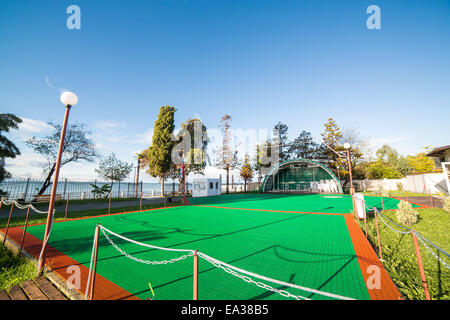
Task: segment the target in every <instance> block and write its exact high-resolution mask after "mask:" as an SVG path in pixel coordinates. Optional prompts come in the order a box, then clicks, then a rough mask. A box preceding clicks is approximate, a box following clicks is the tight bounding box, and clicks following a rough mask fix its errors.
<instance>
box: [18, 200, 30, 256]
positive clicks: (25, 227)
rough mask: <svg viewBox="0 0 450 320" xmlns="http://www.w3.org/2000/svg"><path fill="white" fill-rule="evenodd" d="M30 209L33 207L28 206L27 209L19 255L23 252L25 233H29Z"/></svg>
mask: <svg viewBox="0 0 450 320" xmlns="http://www.w3.org/2000/svg"><path fill="white" fill-rule="evenodd" d="M30 209H31V207H28V209H27V217H26V218H25V226H24V228H23V235H22V241H21V242H20V249H19V256H20V255H21V254H22V248H23V243H24V242H25V235H26V234H27V226H28V217H29V216H30Z"/></svg>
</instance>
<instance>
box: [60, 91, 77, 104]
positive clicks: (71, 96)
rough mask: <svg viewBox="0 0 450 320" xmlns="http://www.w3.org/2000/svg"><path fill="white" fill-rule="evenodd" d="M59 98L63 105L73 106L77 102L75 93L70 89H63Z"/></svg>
mask: <svg viewBox="0 0 450 320" xmlns="http://www.w3.org/2000/svg"><path fill="white" fill-rule="evenodd" d="M60 99H61V102H62V103H63V104H64V105H65V106H74V105H76V104H77V103H78V97H77V95H76V94H75V93H73V92H70V91H64V92H63V93H61V97H60Z"/></svg>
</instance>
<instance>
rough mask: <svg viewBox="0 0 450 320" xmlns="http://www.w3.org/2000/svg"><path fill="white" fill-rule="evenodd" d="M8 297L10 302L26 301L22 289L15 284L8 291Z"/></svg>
mask: <svg viewBox="0 0 450 320" xmlns="http://www.w3.org/2000/svg"><path fill="white" fill-rule="evenodd" d="M9 296H10V297H11V300H28V298H27V296H26V295H25V293H23V291H22V289H21V288H20V287H19V286H18V285H17V284H16V285H15V286H13V287H12V288H11V290H9Z"/></svg>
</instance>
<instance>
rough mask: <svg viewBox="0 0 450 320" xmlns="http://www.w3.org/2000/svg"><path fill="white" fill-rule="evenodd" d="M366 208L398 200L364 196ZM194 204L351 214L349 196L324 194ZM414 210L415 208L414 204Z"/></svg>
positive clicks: (234, 198)
mask: <svg viewBox="0 0 450 320" xmlns="http://www.w3.org/2000/svg"><path fill="white" fill-rule="evenodd" d="M364 200H365V201H366V203H367V205H368V206H370V207H377V208H378V209H379V210H381V209H382V206H383V205H384V208H385V209H386V210H390V209H397V206H398V203H399V202H400V201H399V200H397V199H393V198H387V197H384V198H383V205H382V203H381V198H380V197H367V196H366V197H364ZM189 202H190V203H191V204H194V205H207V206H218V207H228V208H245V209H261V210H278V211H301V212H322V213H350V212H351V211H352V197H351V196H350V195H323V194H304V195H292V194H282V193H280V194H276V193H253V194H250V193H247V194H244V193H242V194H223V195H220V196H215V197H202V198H189ZM413 207H417V205H415V204H413Z"/></svg>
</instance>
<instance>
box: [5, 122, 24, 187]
mask: <svg viewBox="0 0 450 320" xmlns="http://www.w3.org/2000/svg"><path fill="white" fill-rule="evenodd" d="M21 122H22V119H20V118H19V117H17V116H15V115H13V114H10V113H0V182H2V181H3V180H4V179H6V178H10V177H11V174H10V173H9V172H8V171H7V170H6V169H5V158H11V159H13V158H15V157H16V156H18V155H20V150H19V148H17V147H16V145H15V144H14V143H13V142H12V141H11V140H9V139H8V138H6V137H5V136H4V134H3V133H5V132H9V130H10V129H18V128H19V127H18V124H19V123H21ZM2 194H4V192H3V191H2V190H1V189H0V195H2Z"/></svg>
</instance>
